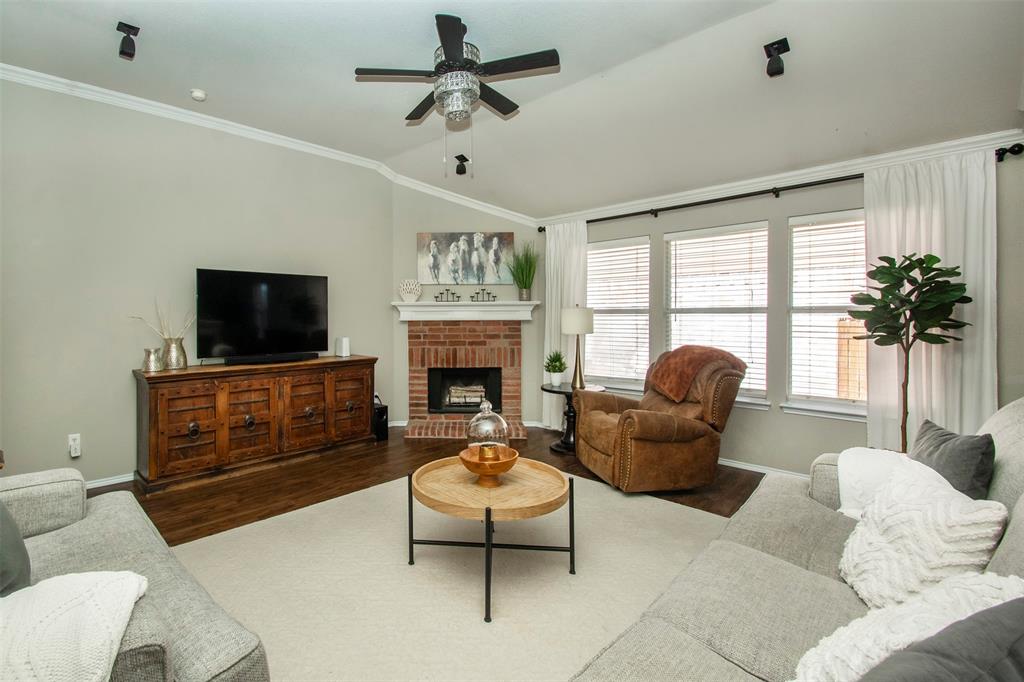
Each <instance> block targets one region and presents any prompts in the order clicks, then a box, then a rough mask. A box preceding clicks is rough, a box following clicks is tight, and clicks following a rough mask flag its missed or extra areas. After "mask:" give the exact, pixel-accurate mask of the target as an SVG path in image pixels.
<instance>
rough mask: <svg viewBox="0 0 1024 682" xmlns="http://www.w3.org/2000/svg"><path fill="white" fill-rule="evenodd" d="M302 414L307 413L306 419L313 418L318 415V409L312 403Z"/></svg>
mask: <svg viewBox="0 0 1024 682" xmlns="http://www.w3.org/2000/svg"><path fill="white" fill-rule="evenodd" d="M302 414H304V415H306V419H312V418H313V417H315V416H316V410H314V409H313V407H312V405H311V406H309V407H307V408H306V409H305V410H303V412H302Z"/></svg>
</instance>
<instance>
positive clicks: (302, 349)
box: [196, 269, 327, 362]
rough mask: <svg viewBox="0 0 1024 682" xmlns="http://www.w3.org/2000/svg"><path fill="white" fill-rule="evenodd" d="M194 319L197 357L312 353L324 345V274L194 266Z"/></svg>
mask: <svg viewBox="0 0 1024 682" xmlns="http://www.w3.org/2000/svg"><path fill="white" fill-rule="evenodd" d="M196 320H197V321H196V350H197V354H198V356H199V357H201V358H225V362H231V361H234V362H260V361H265V362H273V361H276V360H301V359H307V358H312V357H316V355H317V351H322V350H327V278H326V277H320V276H313V275H281V274H276V273H269V272H239V271H234V270H205V269H197V270H196Z"/></svg>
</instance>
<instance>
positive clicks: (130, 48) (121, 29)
mask: <svg viewBox="0 0 1024 682" xmlns="http://www.w3.org/2000/svg"><path fill="white" fill-rule="evenodd" d="M117 31H118V33H123V34H124V38H121V47H120V49H119V50H118V51H117V54H118V56H119V57H121V59H127V60H128V61H132V60H133V59H135V36H137V35H139V27H138V26H132V25H131V24H126V23H124V22H123V21H119V22H117Z"/></svg>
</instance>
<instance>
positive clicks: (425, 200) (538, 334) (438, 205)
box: [382, 167, 544, 422]
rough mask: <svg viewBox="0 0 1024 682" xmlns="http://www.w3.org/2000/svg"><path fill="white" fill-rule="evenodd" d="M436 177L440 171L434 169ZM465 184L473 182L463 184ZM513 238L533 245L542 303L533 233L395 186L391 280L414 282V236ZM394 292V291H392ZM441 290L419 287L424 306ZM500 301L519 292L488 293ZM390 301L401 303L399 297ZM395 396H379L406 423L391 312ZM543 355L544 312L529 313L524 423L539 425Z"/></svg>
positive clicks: (399, 341)
mask: <svg viewBox="0 0 1024 682" xmlns="http://www.w3.org/2000/svg"><path fill="white" fill-rule="evenodd" d="M438 172H440V167H439V168H438ZM465 179H466V181H467V182H471V180H470V179H469V178H468V177H467V178H465ZM477 230H480V231H483V232H515V243H516V247H517V248H518V247H520V246H522V245H523V244H525V243H527V242H532V243H533V244H534V245H535V246H536V247H537V250H538V251H540V252H541V263H540V265H539V266H538V272H537V279H536V280H535V281H534V283H533V298H534V299H536V300H541V301H542V300H543V299H544V262H543V258H544V255H543V252H544V238H543V235H540V234H538V233H537V228H535V227H529V226H526V225H521V224H519V223H514V222H511V221H508V220H503V219H501V218H497V217H495V216H492V215H487V214H482V213H480V212H479V211H475V210H473V209H471V208H467V207H465V206H461V205H459V204H454V203H452V202H450V201H444V200H443V199H439V198H437V197H433V196H430V195H429V194H424V193H422V192H417V191H415V190H411V189H408V188H407V187H402V186H401V185H395V189H394V235H395V243H394V251H393V253H394V257H393V261H392V262H393V269H394V277H393V279H392V281H393V282H394V283H397V282H399V281H401V280H403V279H415V278H416V233H417V232H441V231H455V232H475V231H477ZM392 288H394V287H392ZM448 288H450V289H454V290H455V291H458V292H459V293H460V294H462V300H464V301H468V300H469V296H470V295H471V294H472V293H473V292H474V291H476V290H477V289H478V288H479V287H475V286H452V287H448ZM442 289H445V287H444V286H434V285H427V284H424V285H423V295H422V300H430V299H431V297H432V296H433V295H434V294H435V293H437V291H438V290H442ZM490 289H491V291H493V292H494V293H495V294H497V295H498V297H499V298H500V299H502V300H513V299H515V298H516V297H517V290H516V288H515V287H513V286H508V285H502V286H495V287H490ZM394 300H399V296H398V294H397V293H395V294H394ZM393 320H394V329H393V333H394V339H393V341H394V347H395V355H394V372H395V382H394V390H393V392H392V394H391V395H389V396H382V397H383V398H384V399H385V402H388V403H389V404H390V407H389V410H388V415H389V417H390V418H391V419H393V420H396V421H404V420H406V419H408V418H409V384H408V382H407V381H405V379H406V377H407V376H408V370H409V353H408V349H409V344H408V339H407V337H406V325H405V323H400V322H398V311H397V310H396V311H395V312H394V316H393ZM543 349H544V308H543V305H540V306H537V307H536V308H534V309H533V320H532V321H531V322H524V323H523V377H522V379H523V384H522V385H523V421H527V422H531V421H533V422H537V421H540V402H541V401H540V396H541V392H540V385H541V383H543V381H542V380H543V374H544V370H543V366H542V358H541V355H542V354H543Z"/></svg>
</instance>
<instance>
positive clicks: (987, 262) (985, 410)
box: [864, 150, 997, 450]
mask: <svg viewBox="0 0 1024 682" xmlns="http://www.w3.org/2000/svg"><path fill="white" fill-rule="evenodd" d="M864 211H865V219H866V222H867V257H868V264H869V267H870V266H872V265H873V264H874V263H877V262H878V257H879V256H893V257H896V258H897V259H898V258H899V257H900V256H903V255H907V254H911V253H917V254H918V255H921V254H925V253H933V254H935V255H936V256H939V257H940V258H941V259H942V264H943V265H959V266H960V268H961V272H962V273H963V281H964V282H965V283H966V284H967V295H968V296H970V297H971V298H973V299H974V301H973V303H969V304H966V305H963V306H958V308H957V311H956V312H955V313H954V316H955V317H957V318H958V319H962V320H964V321H966V322H970V323H971V325H972V326H970V327H966V328H964V329H962V330H959V331H960V332H962V333H959V334H957V335H958V336H962V337H963V338H964V340H963V342H957V341H954V342H951V343H949V344H947V345H931V344H927V343H922V342H918V343H917V344H915V345H914V348H913V349H912V350H911V360H910V391H909V399H908V403H909V405H910V416H909V419H908V420H907V436H908V440H909V443H908V445H909V444H912V443H913V439H914V436H915V434H916V432H917V428H918V427H919V426H920V424H921V420H923V419H931V420H932V421H934V422H935V423H936V424H939V425H940V426H943V427H945V428H947V429H950V430H952V431H956V432H958V433H974V432H975V431H976V430H977V429H978V427H980V426H981V424H982V422H983V421H985V419H987V418H988V417H989V416H990V415H991V414H992V413H993V412H995V411H996V407H997V392H996V389H997V384H996V381H997V379H996V170H995V158H994V156H993V154H992V152H991V151H990V150H980V151H976V152H967V153H961V154H950V155H947V156H944V157H941V158H936V159H929V160H925V161H915V162H913V163H907V164H899V165H895V166H887V167H885V168H879V169H875V170H870V171H868V172H866V173H865V174H864ZM899 356H900V353H899V351H898V349H896V348H893V347H882V346H876V345H875V344H873V343H870V342H869V343H868V445H870V446H872V447H881V448H887V449H891V450H896V449H899V444H900V436H899V429H900V427H899V425H900V404H899V385H900V381H901V377H902V364H901V362H900V359H899Z"/></svg>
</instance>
